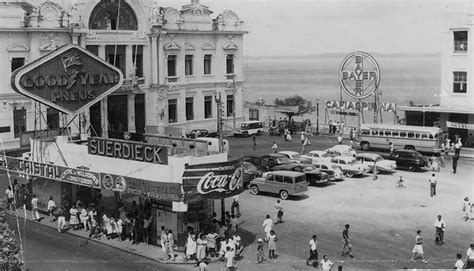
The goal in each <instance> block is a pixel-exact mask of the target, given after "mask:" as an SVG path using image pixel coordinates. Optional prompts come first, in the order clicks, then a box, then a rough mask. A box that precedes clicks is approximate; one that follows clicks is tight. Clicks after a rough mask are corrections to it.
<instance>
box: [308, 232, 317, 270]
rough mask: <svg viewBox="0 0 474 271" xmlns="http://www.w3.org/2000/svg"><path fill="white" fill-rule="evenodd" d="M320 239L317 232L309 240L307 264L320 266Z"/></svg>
mask: <svg viewBox="0 0 474 271" xmlns="http://www.w3.org/2000/svg"><path fill="white" fill-rule="evenodd" d="M317 245H318V239H317V237H316V234H314V235H313V237H312V238H311V240H309V259H308V260H307V261H306V264H307V265H311V266H313V267H317V266H318V247H317Z"/></svg>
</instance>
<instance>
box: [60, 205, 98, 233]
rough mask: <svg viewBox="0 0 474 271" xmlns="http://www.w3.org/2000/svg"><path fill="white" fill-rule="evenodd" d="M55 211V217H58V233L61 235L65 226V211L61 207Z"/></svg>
mask: <svg viewBox="0 0 474 271" xmlns="http://www.w3.org/2000/svg"><path fill="white" fill-rule="evenodd" d="M56 210H57V213H56V216H57V217H58V232H60V233H62V232H63V230H64V227H65V226H66V214H65V213H66V211H65V209H64V207H63V206H62V205H61V206H59V208H57V209H56ZM96 222H97V221H96Z"/></svg>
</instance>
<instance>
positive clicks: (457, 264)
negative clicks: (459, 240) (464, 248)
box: [454, 253, 464, 270]
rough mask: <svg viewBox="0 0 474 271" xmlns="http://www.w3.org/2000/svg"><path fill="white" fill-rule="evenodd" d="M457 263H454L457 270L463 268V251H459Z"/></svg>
mask: <svg viewBox="0 0 474 271" xmlns="http://www.w3.org/2000/svg"><path fill="white" fill-rule="evenodd" d="M456 259H457V261H456V263H455V264H454V269H456V270H462V268H463V267H464V262H463V261H462V260H461V259H462V255H461V253H458V254H457V255H456Z"/></svg>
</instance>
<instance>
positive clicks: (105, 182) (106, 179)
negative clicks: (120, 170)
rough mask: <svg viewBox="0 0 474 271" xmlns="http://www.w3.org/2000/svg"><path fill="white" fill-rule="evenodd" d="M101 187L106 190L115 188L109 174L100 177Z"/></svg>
mask: <svg viewBox="0 0 474 271" xmlns="http://www.w3.org/2000/svg"><path fill="white" fill-rule="evenodd" d="M102 186H103V187H104V188H105V189H107V190H112V189H114V187H115V182H114V178H113V177H112V176H110V175H109V174H104V176H103V177H102Z"/></svg>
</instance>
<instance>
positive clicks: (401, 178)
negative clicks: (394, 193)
mask: <svg viewBox="0 0 474 271" xmlns="http://www.w3.org/2000/svg"><path fill="white" fill-rule="evenodd" d="M397 187H398V188H405V187H406V186H405V182H404V181H403V177H402V176H400V179H399V180H398V181H397Z"/></svg>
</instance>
